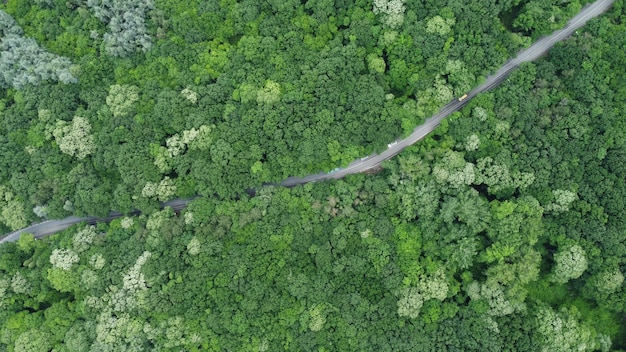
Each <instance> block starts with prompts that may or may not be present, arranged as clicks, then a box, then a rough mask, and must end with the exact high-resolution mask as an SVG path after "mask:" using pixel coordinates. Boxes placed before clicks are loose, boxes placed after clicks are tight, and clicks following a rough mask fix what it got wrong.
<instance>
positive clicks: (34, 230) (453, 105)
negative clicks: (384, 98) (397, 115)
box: [0, 0, 615, 243]
mask: <svg viewBox="0 0 626 352" xmlns="http://www.w3.org/2000/svg"><path fill="white" fill-rule="evenodd" d="M614 2H615V0H598V1H596V2H594V3H592V4H588V5H586V6H585V7H583V8H582V10H581V11H580V12H579V13H578V14H577V15H576V16H574V18H572V19H571V20H570V21H569V22H568V23H567V24H566V25H565V27H564V28H562V29H560V30H557V31H555V32H554V33H552V34H551V35H549V36H547V37H543V38H541V39H539V40H538V41H536V42H535V43H534V44H533V45H531V46H530V47H528V48H527V49H525V50H522V51H520V52H519V53H518V55H517V57H516V58H514V59H511V60H509V61H507V62H506V63H505V64H504V65H502V67H501V68H500V69H499V70H498V71H497V72H496V73H495V74H493V75H490V76H489V77H487V79H486V80H485V82H484V83H483V84H481V85H480V86H478V87H476V88H474V89H473V90H472V91H471V92H469V93H467V97H465V98H464V99H462V100H458V99H454V100H453V101H451V102H450V103H448V104H447V105H445V106H444V107H443V108H442V109H441V110H440V111H439V112H438V113H437V114H435V115H433V116H432V117H430V118H429V119H427V120H426V121H425V123H424V124H423V125H420V126H418V127H416V128H415V130H414V131H413V133H412V134H411V135H410V136H408V137H407V138H405V139H403V140H399V141H397V142H395V144H393V145H391V146H390V147H389V148H388V149H387V150H385V151H383V152H381V153H380V154H372V155H370V156H368V157H366V158H362V159H358V160H355V161H353V162H352V163H350V165H348V166H347V167H345V168H343V169H339V170H336V171H334V172H331V173H325V172H321V173H318V174H312V175H308V176H305V177H301V178H300V177H289V178H287V179H286V180H284V181H282V182H281V183H279V185H281V186H285V187H292V186H296V185H299V184H304V183H308V182H315V181H321V180H327V179H340V178H343V177H345V176H346V175H350V174H355V173H361V172H365V171H368V170H371V169H375V168H377V167H379V166H380V164H381V163H382V162H383V161H385V160H388V159H390V158H392V157H394V156H395V155H396V154H398V153H400V152H401V151H402V150H403V149H404V148H406V147H408V146H411V145H413V144H415V143H416V142H417V141H419V140H421V139H422V138H424V137H425V136H426V135H428V134H429V133H430V132H432V131H433V130H434V129H435V128H436V127H437V126H439V124H440V123H441V121H443V119H445V118H446V117H448V116H449V115H450V114H452V113H453V112H455V111H458V110H460V109H461V108H462V107H463V106H465V104H467V103H468V102H469V101H470V100H471V99H472V98H474V97H475V96H476V95H478V94H480V93H482V92H485V91H488V90H490V89H492V88H494V87H496V86H497V85H499V84H500V83H501V82H502V81H503V80H505V79H506V77H507V76H508V75H509V74H510V73H511V71H513V70H514V69H515V68H516V67H517V66H519V65H520V64H522V63H524V62H530V61H534V60H536V59H538V58H540V57H541V56H543V55H544V54H546V53H547V52H548V51H549V50H550V49H551V48H552V47H553V46H554V44H556V43H557V42H560V41H562V40H563V39H565V38H567V37H568V36H570V35H571V34H572V33H574V31H576V30H577V29H578V28H580V27H582V26H584V25H585V23H586V22H587V21H588V20H590V19H592V18H594V17H596V16H598V15H600V14H602V13H603V12H605V11H607V10H608V9H609V8H610V7H611V5H613V3H614ZM194 198H196V197H193V198H187V199H174V200H171V201H169V202H165V203H162V204H161V205H162V206H163V207H165V206H170V207H172V208H174V210H182V209H183V208H185V207H186V206H187V203H189V202H190V201H191V200H192V199H194ZM134 213H135V214H138V213H139V212H138V211H137V212H134ZM120 216H123V214H121V213H115V212H114V213H111V214H109V217H107V218H97V217H86V218H80V217H76V216H70V217H68V218H65V219H62V220H48V221H44V222H41V223H38V224H35V225H31V226H29V227H26V228H24V229H21V230H18V231H15V232H13V233H11V234H9V235H8V236H7V237H5V238H3V239H2V240H1V241H0V243H4V242H13V241H16V240H18V239H19V237H20V235H21V234H22V233H31V234H33V235H35V237H36V238H40V237H44V236H48V235H50V234H53V233H56V232H58V231H61V230H64V229H66V228H68V227H70V226H72V225H74V224H77V223H80V222H83V221H84V222H87V223H91V224H94V223H96V222H107V221H111V220H113V219H115V218H118V217H120Z"/></svg>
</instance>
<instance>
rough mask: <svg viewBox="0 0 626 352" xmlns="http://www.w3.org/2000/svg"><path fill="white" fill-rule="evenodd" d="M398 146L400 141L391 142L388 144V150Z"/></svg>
mask: <svg viewBox="0 0 626 352" xmlns="http://www.w3.org/2000/svg"><path fill="white" fill-rule="evenodd" d="M396 144H398V141H395V142H391V143H389V144H387V148H391V147H393V146H394V145H396Z"/></svg>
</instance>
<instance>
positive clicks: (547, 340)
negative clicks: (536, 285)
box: [534, 305, 599, 352]
mask: <svg viewBox="0 0 626 352" xmlns="http://www.w3.org/2000/svg"><path fill="white" fill-rule="evenodd" d="M579 317H580V313H578V311H577V310H576V308H575V307H572V308H569V309H568V308H565V307H564V308H562V309H561V310H560V311H556V312H555V311H554V310H553V309H552V308H550V307H549V306H547V305H540V306H539V307H537V309H536V313H535V317H534V323H535V324H536V327H537V330H536V335H537V338H538V339H539V341H540V344H541V350H542V351H546V352H547V351H556V352H560V351H563V352H566V351H594V350H596V348H597V347H599V346H598V343H597V342H596V341H595V339H594V335H595V334H594V331H593V329H591V328H590V327H588V326H586V325H584V324H581V323H580V322H579Z"/></svg>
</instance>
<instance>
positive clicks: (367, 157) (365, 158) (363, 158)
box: [361, 156, 370, 161]
mask: <svg viewBox="0 0 626 352" xmlns="http://www.w3.org/2000/svg"><path fill="white" fill-rule="evenodd" d="M369 158H370V157H369V156H365V157H362V158H361V161H365V160H367V159H369Z"/></svg>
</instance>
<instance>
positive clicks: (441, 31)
mask: <svg viewBox="0 0 626 352" xmlns="http://www.w3.org/2000/svg"><path fill="white" fill-rule="evenodd" d="M454 22H455V21H454V19H443V18H442V17H441V16H439V15H437V16H434V17H432V18H430V19H428V21H426V33H434V34H438V35H440V36H445V35H447V34H448V33H450V30H451V26H452V25H454Z"/></svg>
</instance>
